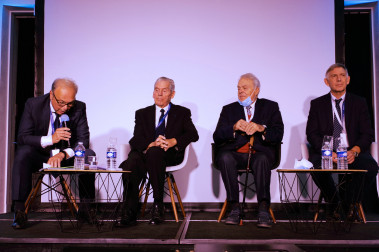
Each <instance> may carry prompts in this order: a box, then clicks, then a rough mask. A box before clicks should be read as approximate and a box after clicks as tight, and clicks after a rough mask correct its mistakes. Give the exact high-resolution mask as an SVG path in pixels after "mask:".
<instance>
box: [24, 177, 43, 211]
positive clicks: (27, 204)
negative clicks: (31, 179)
mask: <svg viewBox="0 0 379 252" xmlns="http://www.w3.org/2000/svg"><path fill="white" fill-rule="evenodd" d="M44 175H45V174H41V175H40V176H39V177H38V180H37V182H36V184H35V185H34V187H33V188H32V190H31V191H30V193H29V196H28V199H27V200H26V201H25V214H28V211H29V208H30V206H31V205H32V203H33V201H34V199H35V198H36V195H37V192H38V190H39V189H40V187H41V184H42V179H43V176H44Z"/></svg>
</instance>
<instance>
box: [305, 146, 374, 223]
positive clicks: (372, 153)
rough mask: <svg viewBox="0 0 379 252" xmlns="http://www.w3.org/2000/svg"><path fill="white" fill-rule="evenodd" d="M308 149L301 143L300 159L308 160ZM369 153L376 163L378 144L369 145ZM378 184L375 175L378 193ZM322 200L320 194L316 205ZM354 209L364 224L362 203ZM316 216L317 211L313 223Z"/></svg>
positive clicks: (364, 217)
mask: <svg viewBox="0 0 379 252" xmlns="http://www.w3.org/2000/svg"><path fill="white" fill-rule="evenodd" d="M309 147H310V146H309V144H308V143H302V144H301V146H300V149H301V156H302V158H304V159H307V160H308V159H309ZM370 153H371V156H372V157H373V158H374V159H375V161H376V162H378V144H377V143H376V142H373V143H371V146H370ZM378 183H379V182H378V175H377V180H376V188H377V190H378V193H379V188H378ZM322 198H323V195H322V193H320V196H319V199H318V204H321V201H322ZM356 207H357V209H358V214H359V217H360V218H361V219H362V220H363V223H366V216H365V213H364V211H363V207H362V203H358V204H357V206H356ZM318 215H319V211H318V210H317V212H316V213H315V216H314V219H313V220H314V221H317V218H318Z"/></svg>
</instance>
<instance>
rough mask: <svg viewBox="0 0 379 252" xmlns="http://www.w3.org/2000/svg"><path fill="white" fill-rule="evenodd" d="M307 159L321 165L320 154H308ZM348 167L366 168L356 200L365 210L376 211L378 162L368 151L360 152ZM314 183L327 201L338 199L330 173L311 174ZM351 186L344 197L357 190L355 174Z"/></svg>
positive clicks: (338, 194)
mask: <svg viewBox="0 0 379 252" xmlns="http://www.w3.org/2000/svg"><path fill="white" fill-rule="evenodd" d="M309 161H310V162H311V163H312V164H313V166H314V167H321V154H320V155H316V154H313V155H311V156H310V158H309ZM348 168H349V169H353V170H367V173H366V175H365V178H364V186H363V191H362V194H361V195H359V198H358V200H359V201H362V204H363V207H364V209H365V211H368V212H372V211H378V210H379V209H378V203H379V202H378V192H377V189H376V175H377V174H378V164H377V163H376V161H375V160H374V159H373V158H372V156H371V154H370V153H368V152H363V153H360V154H359V156H358V157H357V158H355V161H354V162H353V163H352V164H349V165H348ZM312 176H313V180H314V182H315V184H316V185H317V186H318V187H319V188H320V190H321V192H322V193H323V195H324V197H325V200H326V201H327V202H329V203H337V202H338V201H339V200H340V193H338V192H337V189H336V187H335V185H334V180H333V177H332V175H331V174H319V173H315V174H313V175H312ZM351 179H352V186H351V187H350V188H346V193H347V195H345V196H346V197H345V198H348V195H352V193H353V192H357V191H358V190H359V188H358V186H359V181H357V178H356V177H355V176H352V178H351Z"/></svg>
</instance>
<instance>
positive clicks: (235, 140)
mask: <svg viewBox="0 0 379 252" xmlns="http://www.w3.org/2000/svg"><path fill="white" fill-rule="evenodd" d="M240 119H243V120H245V119H246V118H245V113H244V107H243V106H241V105H240V104H239V103H238V102H233V103H231V104H228V105H226V106H224V107H223V108H222V111H221V114H220V119H219V120H218V123H217V127H216V130H215V132H214V133H213V140H214V142H215V144H216V145H222V147H220V150H233V151H236V150H237V149H239V148H240V147H242V146H243V145H245V144H246V143H247V142H248V141H249V140H250V137H249V136H246V135H244V134H243V133H242V132H240V131H237V132H236V134H235V137H234V134H233V125H234V124H235V123H236V122H237V121H238V120H240ZM252 122H255V123H257V124H261V125H266V127H267V129H266V136H265V140H263V138H262V133H261V132H256V133H255V134H254V137H255V138H254V145H253V147H254V150H255V151H257V152H264V153H266V154H267V156H268V158H269V159H270V160H272V161H273V162H274V161H275V147H274V144H278V143H280V142H281V141H282V139H283V133H284V125H283V121H282V115H281V113H280V111H279V106H278V103H276V102H274V101H270V100H267V99H257V101H256V104H255V111H254V117H253V119H252ZM216 158H217V157H216Z"/></svg>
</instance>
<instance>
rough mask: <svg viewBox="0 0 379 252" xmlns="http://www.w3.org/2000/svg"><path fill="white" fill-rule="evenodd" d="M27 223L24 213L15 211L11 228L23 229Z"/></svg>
mask: <svg viewBox="0 0 379 252" xmlns="http://www.w3.org/2000/svg"><path fill="white" fill-rule="evenodd" d="M27 221H28V217H27V215H26V213H25V212H24V211H21V210H16V212H15V213H14V219H13V223H12V227H13V228H14V229H22V228H25V226H26V223H27Z"/></svg>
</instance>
